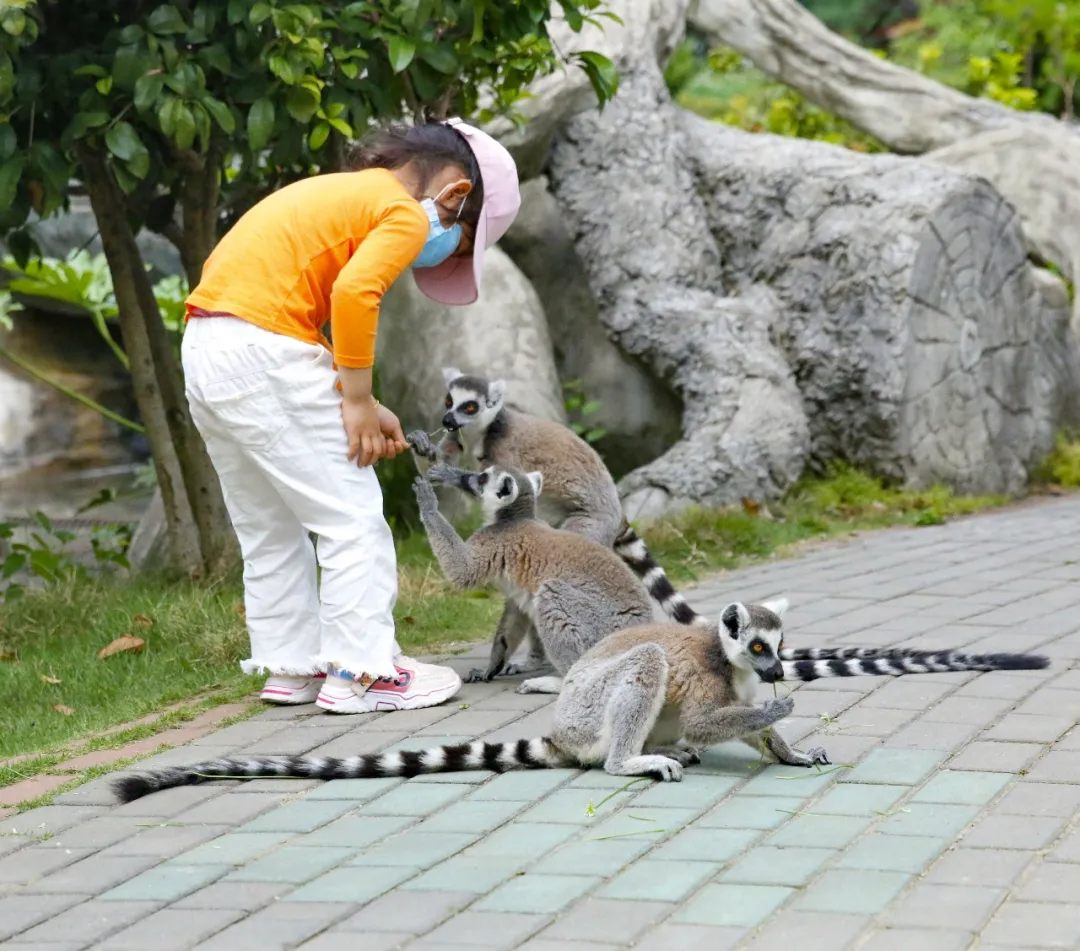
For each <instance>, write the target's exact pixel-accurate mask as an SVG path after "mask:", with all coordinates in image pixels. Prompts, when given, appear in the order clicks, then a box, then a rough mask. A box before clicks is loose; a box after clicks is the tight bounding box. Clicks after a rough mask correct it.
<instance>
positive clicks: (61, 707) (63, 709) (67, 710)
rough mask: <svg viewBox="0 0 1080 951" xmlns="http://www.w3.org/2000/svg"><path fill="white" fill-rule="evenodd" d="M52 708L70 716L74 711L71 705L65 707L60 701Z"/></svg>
mask: <svg viewBox="0 0 1080 951" xmlns="http://www.w3.org/2000/svg"><path fill="white" fill-rule="evenodd" d="M53 709H54V710H55V711H56V712H57V713H62V714H63V715H64V716H66V717H70V716H71V715H72V714H73V713H74V712H75V711H74V710H72V709H71V707H66V706H64V704H62V703H58V704H57V705H56V706H55V707H53Z"/></svg>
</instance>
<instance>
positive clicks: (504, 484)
mask: <svg viewBox="0 0 1080 951" xmlns="http://www.w3.org/2000/svg"><path fill="white" fill-rule="evenodd" d="M516 494H517V486H516V485H515V484H514V477H513V476H512V475H504V476H503V477H502V478H501V479H499V487H498V488H497V489H496V490H495V497H496V498H499V499H507V498H510V497H511V496H513V495H516Z"/></svg>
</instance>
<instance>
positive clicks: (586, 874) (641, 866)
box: [0, 499, 1080, 951]
mask: <svg viewBox="0 0 1080 951" xmlns="http://www.w3.org/2000/svg"><path fill="white" fill-rule="evenodd" d="M1078 542H1080V500H1077V499H1059V500H1053V501H1050V502H1045V503H1039V504H1034V505H1029V506H1025V507H1022V508H1018V509H1014V510H1011V511H1008V512H1003V513H996V514H991V515H984V516H980V517H976V518H972V519H969V520H967V521H963V522H960V523H956V524H952V525H947V526H941V527H935V528H924V529H917V530H912V531H892V532H887V533H880V534H876V535H870V536H867V537H864V538H861V539H858V540H855V541H852V542H850V543H848V544H846V545H843V546H839V547H831V548H828V549H825V550H820V551H818V552H816V553H813V554H810V555H808V556H806V557H804V558H801V559H798V560H794V561H785V562H775V563H772V564H769V565H766V566H762V567H757V568H752V569H748V570H745V571H741V572H738V573H737V574H733V575H729V576H727V577H725V578H724V579H722V580H721V581H720V582H719V583H714V584H710V585H707V586H704V587H702V588H700V589H698V590H697V591H696V592H695V597H694V602H695V603H696V604H697V605H698V606H699V607H704V608H709V609H711V610H716V609H718V608H719V607H720V606H721V605H722V604H723V603H724V601H725V600H727V599H728V598H729V597H732V596H738V597H741V598H745V599H757V598H762V597H766V596H769V595H773V594H776V593H778V592H781V591H784V592H786V593H788V594H789V596H790V597H791V600H792V607H791V611H790V615H789V621H790V626H791V633H790V634H789V641H790V643H791V644H792V645H793V646H798V645H803V644H811V643H815V642H816V643H823V642H826V641H828V642H832V643H835V642H836V641H837V640H839V641H841V642H847V643H866V644H881V645H884V644H894V643H895V644H912V645H920V646H942V647H944V646H969V647H971V648H972V649H979V650H1028V649H1036V648H1037V649H1039V650H1042V651H1044V652H1046V653H1048V654H1050V656H1051V657H1052V658H1053V659H1054V664H1053V665H1052V667H1051V669H1049V670H1047V671H1039V672H1034V673H1001V674H983V675H974V676H969V675H962V674H946V675H940V676H914V677H903V678H898V679H890V678H880V679H857V680H830V681H824V682H818V683H816V684H813V685H808V686H806V687H804V688H802V689H800V690H799V691H798V695H797V698H796V714H797V716H795V717H793V718H792V719H791V720H790V721H788V722H787V723H786V724H785V725H784V731H785V733H787V734H788V735H789V736H790V737H792V738H793V739H795V740H799V741H801V742H802V743H804V744H808V743H810V742H811V740H810V739H809V737H810V736H811V734H815V735H814V737H813V743H814V744H819V743H820V744H821V745H824V746H825V747H827V748H828V750H829V752H830V754H831V756H832V759H833V761H834V762H844V763H854V764H857V765H856V766H855V768H854V769H843V770H838V771H835V772H831V773H828V774H826V775H820V776H819V775H814V774H813V773H811V772H809V771H805V770H804V771H798V770H793V769H790V768H785V767H777V766H772V767H767V768H765V769H760V770H759V769H758V768H757V767H756V766H755V757H754V754H753V751H751V750H748V749H747V750H743V749H742V748H741V747H738V746H724V747H719V748H716V749H714V750H712V751H710V752H709V754H708V755H707V758H706V762H705V763H704V764H702V765H701V766H700V767H695V768H692V769H691V770H690V771H689V773H688V775H687V776H686V778H684V780H683V781H682V783H681V784H667V785H665V784H659V785H658V784H654V783H652V782H648V781H646V782H639V783H637V784H635V785H633V786H631V787H630V788H629V789H627V790H625V791H623V792H618V793H616V790H617V789H619V787H620V786H623V785H624V781H623V780H618V779H615V778H613V777H609V776H607V775H606V774H604V773H602V772H599V771H593V772H588V773H580V772H577V771H573V770H559V771H551V772H530V773H516V774H507V775H504V776H500V777H492V776H489V775H487V774H482V773H473V774H463V775H450V776H444V777H433V778H424V779H417V780H412V781H410V782H398V781H384V780H357V781H343V782H332V783H328V784H325V785H317V784H315V783H312V782H309V781H302V780H293V781H282V780H277V781H262V780H260V781H255V782H251V783H248V784H246V785H239V784H235V783H222V784H216V785H208V786H202V787H195V788H187V789H177V790H171V791H169V792H165V793H160V794H157V795H152V796H149V797H147V798H145V799H143V800H139V801H138V802H135V803H132V804H131V805H129V806H126V807H123V808H115V807H113V806H112V805H111V804H110V803H109V797H108V793H107V791H106V789H105V787H104V781H103V780H97V781H94V782H92V783H89V784H87V785H85V786H83V787H82V788H80V789H78V790H77V791H74V792H71V793H69V794H67V795H65V796H62V797H61V798H60V799H59V800H58V801H57V804H56V805H53V806H49V807H47V808H43V809H38V810H36V811H33V812H27V813H25V814H23V815H21V816H17V817H12V818H8V819H7V820H4V821H3V823H2V826H3V831H4V833H5V834H4V835H3V836H0V855H4V857H3V858H0V896H3V897H0V939H3V938H8V939H9V940H7V941H6V942H2V947H3V948H4V949H9V948H10V949H11V951H18V949H23V951H28V949H30V948H34V949H38V951H76V949H82V948H95V949H110V951H111V949H138V951H180V949H187V948H193V947H197V948H201V949H207V951H210V949H222V951H247V949H253V951H254V949H258V951H272V949H277V948H295V947H302V948H304V949H307V951H337V949H342V951H344V949H348V951H356V949H362V951H390V949H394V948H398V947H405V948H408V949H409V951H433V949H446V951H455V949H458V951H464V949H466V948H469V949H481V951H498V949H510V948H521V949H523V951H524V949H527V951H556V949H566V951H611V949H614V948H619V947H630V946H633V947H636V948H640V949H645V951H698V949H701V951H725V949H729V948H752V949H755V951H772V949H777V951H781V949H782V951H791V949H797V951H833V949H836V951H839V949H846V948H856V947H857V948H860V949H863V951H909V949H913V951H953V949H966V948H979V949H981V951H1001V949H1007V948H1012V949H1017V948H1024V949H1035V948H1075V947H1077V946H1078V945H1080V828H1078V827H1077V825H1078V823H1077V818H1078V810H1080V729H1076V728H1074V727H1075V724H1076V722H1077V718H1078V716H1080V670H1078V669H1074V667H1075V665H1076V664H1077V661H1078V659H1080V614H1078V613H1077V610H1076V608H1077V605H1078V604H1080V584H1078V583H1077V582H1078V581H1080V564H1078V563H1077V561H1076V560H1080V544H1078ZM480 653H483V650H482V649H481V650H478V651H477V652H476V654H477V655H478V654H480ZM474 656H475V655H474ZM454 663H455V664H457V665H459V666H460V667H468V666H469V665H470V660H469V658H467V657H460V658H456V659H455V660H454ZM512 686H513V684H512V683H499V684H492V685H483V686H469V687H466V688H465V689H464V690H463V691H462V693H461V695H460V696H459V697H458V698H455V700H454V701H453V702H451V703H450V704H449V705H447V706H445V707H443V708H438V709H434V710H428V711H418V712H415V713H397V714H389V715H384V716H371V717H366V718H363V719H361V718H354V717H347V718H334V717H332V716H330V715H312V712H311V710H312V708H304V709H301V710H299V711H297V710H281V709H276V710H269V711H267V712H266V713H264V714H261V715H260V716H258V717H257V718H256V719H254V720H251V721H248V722H246V723H242V724H238V725H235V726H232V727H229V728H227V729H225V730H222V731H221V732H218V733H216V734H211V735H210V736H207V737H205V738H204V739H202V740H200V741H199V742H197V743H196V744H194V745H192V746H187V747H183V748H179V749H175V750H171V751H169V752H168V753H166V754H163V755H161V756H159V757H157V758H155V759H154V760H150V761H149V763H157V764H164V763H182V762H190V761H192V760H193V759H195V758H197V757H201V756H203V755H204V754H207V755H217V754H220V753H226V752H246V753H304V752H308V751H314V752H319V753H325V754H342V755H343V754H349V753H356V752H361V751H374V750H382V749H387V748H422V747H424V746H427V745H430V744H437V743H444V742H448V741H460V740H465V739H470V738H473V737H476V736H489V737H499V738H516V737H520V736H532V735H536V734H538V733H539V732H541V731H542V730H544V728H545V725H546V724H547V722H548V716H549V712H550V711H549V710H547V709H545V707H546V704H547V701H546V698H538V697H519V696H517V695H516V694H514V693H513V692H512V689H511V688H512ZM826 715H827V716H826ZM1070 731H1071V732H1070ZM590 804H591V806H592V807H594V809H590V808H589V807H590ZM593 811H594V812H595V815H590V812H593Z"/></svg>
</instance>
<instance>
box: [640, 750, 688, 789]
mask: <svg viewBox="0 0 1080 951" xmlns="http://www.w3.org/2000/svg"><path fill="white" fill-rule="evenodd" d="M649 758H650V759H652V760H654V762H653V763H650V764H649V766H648V770H649V773H650V774H651V775H653V776H655V777H656V778H657V779H659V780H660V782H662V783H679V782H682V772H683V764H682V763H680V762H679V761H678V760H675V759H672V758H671V757H670V756H651V757H649Z"/></svg>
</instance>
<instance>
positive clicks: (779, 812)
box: [694, 796, 806, 829]
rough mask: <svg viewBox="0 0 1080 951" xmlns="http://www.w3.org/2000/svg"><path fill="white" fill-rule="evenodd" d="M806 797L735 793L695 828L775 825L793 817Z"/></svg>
mask: <svg viewBox="0 0 1080 951" xmlns="http://www.w3.org/2000/svg"><path fill="white" fill-rule="evenodd" d="M804 802H806V800H805V799H796V798H782V797H780V796H766V797H763V798H761V799H750V798H749V797H742V796H735V797H733V798H731V799H729V800H727V802H722V803H720V805H718V806H716V807H715V808H714V809H710V810H709V811H708V812H707V813H705V815H703V816H702V817H701V818H700V819H698V820H697V821H696V822H695V823H694V828H695V829H698V828H700V829H775V828H776V827H777V826H778V825H780V823H781V822H786V821H787V820H788V819H790V818H791V813H792V812H797V811H798V810H799V809H800V808H801V806H802V805H803V803H804ZM785 809H786V810H788V811H787V812H784V810H785Z"/></svg>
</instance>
